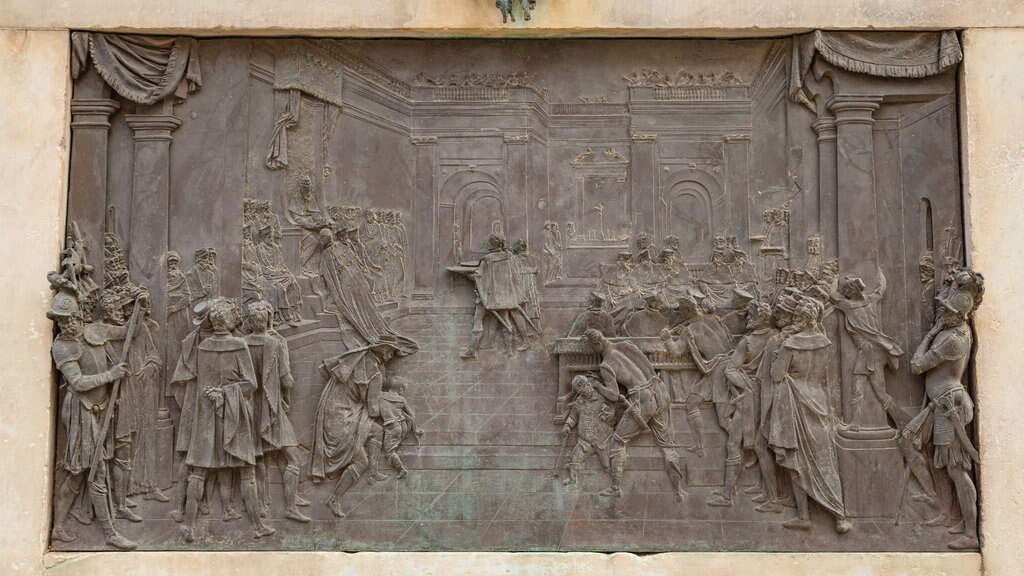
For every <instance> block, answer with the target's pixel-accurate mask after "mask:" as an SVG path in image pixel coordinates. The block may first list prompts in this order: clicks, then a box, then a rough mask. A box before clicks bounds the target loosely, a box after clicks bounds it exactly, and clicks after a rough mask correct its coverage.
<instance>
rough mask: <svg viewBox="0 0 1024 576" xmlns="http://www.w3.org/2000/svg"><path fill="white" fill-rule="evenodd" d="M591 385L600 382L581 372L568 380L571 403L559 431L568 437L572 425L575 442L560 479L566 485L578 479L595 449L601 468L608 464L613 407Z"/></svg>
mask: <svg viewBox="0 0 1024 576" xmlns="http://www.w3.org/2000/svg"><path fill="white" fill-rule="evenodd" d="M595 386H603V384H602V383H601V381H600V380H598V379H597V378H593V377H590V376H585V375H583V374H580V375H578V376H576V377H575V378H573V379H572V394H573V399H572V405H571V406H570V408H569V413H568V414H567V415H566V417H565V426H563V427H562V434H564V435H566V436H568V435H569V433H570V432H571V431H572V429H573V428H576V445H575V446H573V448H572V452H571V453H570V455H569V463H568V464H567V465H566V469H567V470H568V471H569V476H568V477H567V478H566V479H565V480H564V481H563V484H566V485H568V484H576V483H577V482H579V476H580V472H582V471H583V468H584V467H585V466H586V460H587V457H588V456H590V455H591V454H593V453H594V452H597V454H598V457H599V458H600V459H601V465H602V466H603V467H604V468H608V465H609V462H608V438H610V437H611V435H612V431H613V429H614V425H615V409H614V408H613V407H612V406H610V405H608V403H607V402H605V399H604V397H603V396H602V395H601V394H599V393H597V391H596V390H595Z"/></svg>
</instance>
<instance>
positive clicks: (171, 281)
mask: <svg viewBox="0 0 1024 576" xmlns="http://www.w3.org/2000/svg"><path fill="white" fill-rule="evenodd" d="M180 262H181V256H178V253H177V252H174V251H170V252H168V253H167V339H166V342H165V345H164V346H165V348H164V349H165V353H164V357H165V358H166V359H167V360H168V361H169V362H175V361H177V359H178V356H180V355H181V341H182V340H184V339H185V335H187V334H188V333H189V331H190V330H192V322H191V319H190V318H189V303H190V301H191V300H192V297H191V296H190V295H189V291H188V281H187V280H186V279H185V274H184V273H183V272H182V271H181V266H180ZM173 375H174V372H173V370H168V371H167V384H168V385H170V383H171V376H173ZM167 395H168V396H169V395H170V388H169V387H168V390H167Z"/></svg>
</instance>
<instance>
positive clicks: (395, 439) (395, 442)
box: [380, 376, 423, 478]
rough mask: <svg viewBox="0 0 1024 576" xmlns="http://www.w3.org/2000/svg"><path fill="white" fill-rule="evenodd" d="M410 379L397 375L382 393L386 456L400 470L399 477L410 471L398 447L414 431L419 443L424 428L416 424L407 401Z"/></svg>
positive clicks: (381, 413) (381, 406)
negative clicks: (406, 395)
mask: <svg viewBox="0 0 1024 576" xmlns="http://www.w3.org/2000/svg"><path fill="white" fill-rule="evenodd" d="M408 385H409V381H408V380H406V379H405V378H402V377H401V376H395V377H394V378H391V379H389V380H388V381H387V382H385V384H384V387H383V391H382V392H381V395H380V417H381V419H382V420H383V421H384V443H383V448H384V457H385V458H386V459H387V462H388V465H389V466H391V467H392V468H394V469H395V470H397V471H398V477H399V478H405V476H406V474H408V472H407V471H406V469H405V466H404V465H403V464H402V459H401V458H399V456H398V447H399V445H401V444H402V440H405V437H406V436H407V435H408V434H409V432H412V433H413V435H415V436H416V442H417V444H418V443H419V441H420V439H421V438H422V437H423V430H420V428H419V426H417V425H416V420H415V416H414V415H413V413H412V409H410V408H409V404H408V403H407V402H406V401H405V396H404V394H405V390H406V388H407V387H408Z"/></svg>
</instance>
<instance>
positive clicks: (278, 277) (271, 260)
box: [254, 216, 302, 312]
mask: <svg viewBox="0 0 1024 576" xmlns="http://www.w3.org/2000/svg"><path fill="white" fill-rule="evenodd" d="M276 218H277V217H276V216H274V218H273V219H270V218H266V219H263V220H260V221H259V224H260V227H259V229H258V230H257V231H256V235H255V237H254V238H255V243H256V254H255V256H256V257H255V261H256V262H257V263H258V264H259V267H260V273H261V274H262V275H263V280H264V282H265V285H266V286H267V288H268V290H267V293H266V294H264V295H263V297H264V299H266V300H270V302H271V303H272V304H273V305H274V306H275V307H276V308H277V310H278V311H279V312H280V311H282V310H287V309H290V308H292V307H293V306H299V305H300V304H301V303H302V292H301V290H300V288H299V283H298V282H297V281H296V280H295V276H294V275H293V274H292V273H291V271H290V270H288V266H287V265H285V263H284V255H283V254H282V253H281V245H280V243H279V242H280V240H279V239H280V237H281V232H280V228H281V224H280V223H279V222H277V221H276Z"/></svg>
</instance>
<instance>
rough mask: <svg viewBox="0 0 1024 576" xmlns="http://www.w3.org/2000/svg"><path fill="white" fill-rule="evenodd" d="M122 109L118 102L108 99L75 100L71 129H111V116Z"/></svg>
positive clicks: (72, 107)
mask: <svg viewBox="0 0 1024 576" xmlns="http://www.w3.org/2000/svg"><path fill="white" fill-rule="evenodd" d="M120 108H121V105H120V104H118V103H117V101H115V100H108V99H106V98H73V99H72V100H71V127H72V128H110V116H111V115H113V114H114V113H115V112H117V111H118V110H119V109H120Z"/></svg>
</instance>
